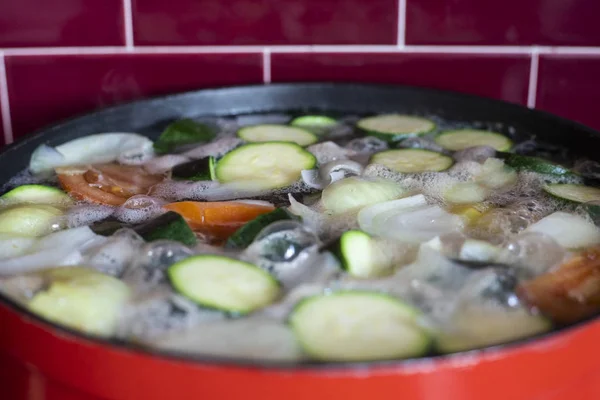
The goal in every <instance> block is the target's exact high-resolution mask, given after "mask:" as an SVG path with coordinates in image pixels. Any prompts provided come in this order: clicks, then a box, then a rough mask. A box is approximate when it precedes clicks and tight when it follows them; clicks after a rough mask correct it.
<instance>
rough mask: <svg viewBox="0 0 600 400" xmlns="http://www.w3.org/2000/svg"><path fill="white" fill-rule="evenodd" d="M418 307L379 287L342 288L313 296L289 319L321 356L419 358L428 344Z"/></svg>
mask: <svg viewBox="0 0 600 400" xmlns="http://www.w3.org/2000/svg"><path fill="white" fill-rule="evenodd" d="M416 317H417V311H416V310H414V309H413V308H412V307H410V306H409V305H407V304H405V303H404V302H402V301H400V300H398V299H396V298H394V297H391V296H388V295H385V294H382V293H377V292H361V291H342V292H335V293H333V294H330V295H318V296H313V297H308V298H306V299H304V300H303V301H301V302H300V303H299V304H298V305H297V306H296V307H295V308H294V310H293V311H292V314H291V316H290V319H289V323H290V325H291V327H292V329H293V330H294V333H295V334H296V337H297V338H298V341H299V342H300V344H301V345H302V347H303V349H304V351H305V352H306V353H307V354H308V355H309V356H311V357H312V358H314V359H317V360H321V361H374V360H388V359H397V358H409V357H418V356H421V355H423V354H425V353H426V352H427V350H428V348H429V344H430V340H429V337H428V335H427V334H426V333H425V332H424V331H423V330H422V329H421V328H420V327H418V326H417V324H416V322H415V319H416Z"/></svg>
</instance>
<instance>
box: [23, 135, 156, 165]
mask: <svg viewBox="0 0 600 400" xmlns="http://www.w3.org/2000/svg"><path fill="white" fill-rule="evenodd" d="M153 154H154V151H153V150H152V141H151V140H150V139H148V138H146V137H144V136H142V135H138V134H137V133H99V134H96V135H90V136H85V137H82V138H79V139H75V140H71V141H69V142H66V143H63V144H61V145H59V146H56V147H50V146H48V145H41V146H40V147H38V148H37V149H36V150H35V151H34V152H33V154H32V155H31V160H30V163H29V169H30V170H31V172H32V173H34V174H38V173H45V172H51V171H52V170H53V169H55V168H57V167H65V166H74V165H87V164H102V163H110V162H113V161H120V162H122V163H123V162H125V163H128V162H131V163H133V162H136V163H137V162H140V163H141V162H143V161H145V160H147V159H149V158H150V157H151V156H152V155H153Z"/></svg>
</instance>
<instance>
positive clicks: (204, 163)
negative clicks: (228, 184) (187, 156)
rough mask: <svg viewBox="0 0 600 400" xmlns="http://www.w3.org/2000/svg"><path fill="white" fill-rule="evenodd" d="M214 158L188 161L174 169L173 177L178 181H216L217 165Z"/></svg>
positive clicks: (172, 171)
mask: <svg viewBox="0 0 600 400" xmlns="http://www.w3.org/2000/svg"><path fill="white" fill-rule="evenodd" d="M216 163H217V162H216V160H215V158H214V157H213V156H210V157H204V158H201V159H199V160H192V161H188V162H186V163H183V164H179V165H176V166H174V167H173V169H172V170H171V175H172V177H173V178H174V179H176V180H188V181H211V180H215V179H216V177H215V164H216Z"/></svg>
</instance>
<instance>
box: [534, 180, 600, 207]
mask: <svg viewBox="0 0 600 400" xmlns="http://www.w3.org/2000/svg"><path fill="white" fill-rule="evenodd" d="M544 191H545V192H546V193H548V194H550V195H552V196H554V197H557V198H559V199H562V200H569V201H572V202H575V203H588V202H591V201H595V202H597V201H600V188H595V187H591V186H585V185H574V184H551V185H546V186H544Z"/></svg>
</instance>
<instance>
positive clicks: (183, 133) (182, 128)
mask: <svg viewBox="0 0 600 400" xmlns="http://www.w3.org/2000/svg"><path fill="white" fill-rule="evenodd" d="M214 137H215V133H214V132H213V130H212V129H211V128H210V127H209V126H208V125H205V124H203V123H200V122H197V121H194V120H192V119H188V118H185V119H180V120H178V121H175V122H173V123H171V124H170V125H169V126H167V127H166V128H165V130H164V131H163V133H162V134H161V135H160V137H159V138H158V140H157V141H156V142H155V143H154V150H155V151H156V152H157V153H159V154H163V153H168V152H170V151H172V150H175V149H176V148H178V147H181V146H185V145H189V144H194V143H201V142H208V141H209V140H212V139H213V138H214Z"/></svg>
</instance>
